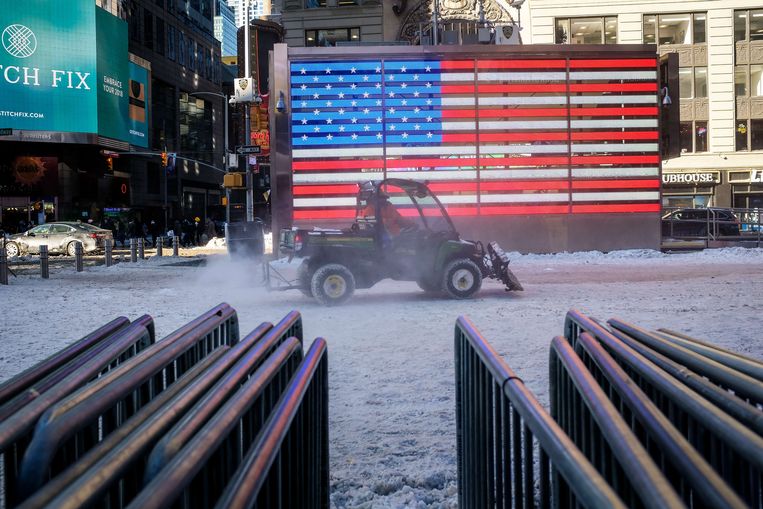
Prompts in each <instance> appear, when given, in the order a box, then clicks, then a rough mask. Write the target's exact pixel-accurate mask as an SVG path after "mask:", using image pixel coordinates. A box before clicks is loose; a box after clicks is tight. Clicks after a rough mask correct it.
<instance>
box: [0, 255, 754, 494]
mask: <svg viewBox="0 0 763 509" xmlns="http://www.w3.org/2000/svg"><path fill="white" fill-rule="evenodd" d="M511 259H512V263H511V268H512V270H513V271H514V273H515V274H516V275H517V277H518V278H519V280H520V281H521V282H522V284H523V285H524V287H525V291H524V292H520V293H515V292H508V293H507V292H505V291H504V289H503V286H502V285H501V284H499V283H497V282H495V281H492V280H485V281H484V284H483V288H482V290H481V291H480V293H479V294H478V295H477V296H476V298H474V299H471V300H467V301H456V300H450V299H446V298H443V297H433V296H430V295H426V294H424V293H423V292H421V291H420V290H419V289H418V287H417V286H416V283H413V282H399V281H389V280H387V281H382V282H381V283H379V284H377V285H376V286H374V287H373V288H371V289H368V290H358V291H356V294H355V296H354V297H353V298H352V299H351V300H350V301H349V302H348V303H347V304H346V305H343V306H339V307H334V308H325V307H322V306H320V305H318V304H317V303H316V302H315V301H314V300H313V299H309V298H307V297H304V296H302V294H301V293H299V292H298V291H286V292H272V293H269V292H267V290H266V289H265V288H263V286H262V267H261V265H260V264H258V263H256V262H254V261H250V260H237V259H231V258H230V257H229V256H228V255H227V254H224V253H219V252H218V253H215V254H212V255H210V256H207V257H206V261H207V263H206V264H205V265H201V266H178V262H181V263H182V262H185V261H188V260H187V259H186V258H172V257H164V258H158V257H152V258H151V259H150V260H146V261H141V262H138V263H129V262H125V263H119V264H117V265H115V266H114V267H109V268H106V267H97V268H96V267H87V268H86V269H85V272H81V273H77V272H75V271H74V270H73V269H67V270H62V271H58V272H56V273H51V278H50V279H49V280H42V279H40V277H39V275H20V276H19V277H18V278H11V281H10V286H4V287H0V381H2V380H5V379H8V378H10V377H12V376H13V375H15V374H17V373H19V372H20V371H22V370H23V369H25V368H27V367H29V366H31V365H33V364H35V363H36V362H39V361H40V360H42V359H44V358H46V357H48V356H49V355H51V354H53V353H54V352H56V351H58V350H60V349H61V348H63V347H64V346H65V345H67V344H69V343H70V342H72V341H74V340H76V339H78V338H80V337H82V336H84V335H85V334H87V333H88V332H90V331H92V330H93V329H94V328H95V327H97V326H99V325H101V324H103V323H106V322H107V321H109V320H111V319H113V318H114V317H116V316H120V315H124V316H128V317H129V318H131V319H135V318H137V317H138V316H140V315H142V314H143V313H149V314H150V315H152V316H153V317H154V319H155V323H156V332H157V336H158V337H164V336H165V335H167V334H168V333H170V332H172V331H173V330H175V329H176V328H177V327H179V326H181V325H183V324H184V323H187V322H188V321H190V320H192V319H193V318H195V317H196V316H198V315H199V314H201V313H202V312H204V311H206V310H207V309H209V308H211V307H212V306H214V305H216V304H218V303H220V302H228V303H230V304H231V305H232V306H233V307H234V308H235V309H236V310H237V312H238V318H239V323H240V329H241V334H242V335H244V334H246V333H248V332H249V331H251V330H252V329H254V328H255V327H256V326H258V325H259V324H260V323H261V322H263V321H269V322H276V321H277V320H279V319H280V318H282V317H283V316H284V315H285V314H286V313H288V312H289V311H290V310H292V309H297V310H299V311H300V313H301V314H302V316H303V324H304V331H305V348H307V347H309V345H310V343H311V341H312V339H313V338H315V337H318V336H321V337H324V338H326V340H327V341H328V345H329V350H328V355H329V391H330V395H329V405H330V409H329V411H330V414H329V417H330V447H331V450H330V461H331V490H332V492H331V502H332V506H333V507H336V508H345V507H364V508H387V507H393V508H397V507H432V508H435V507H436V508H442V507H456V505H457V493H456V482H457V481H456V433H455V431H456V430H455V394H454V375H453V369H454V367H453V328H454V323H455V321H456V318H457V317H458V316H459V315H466V316H468V317H469V318H470V319H471V320H472V321H473V323H474V324H475V325H476V326H477V328H478V329H480V331H481V332H482V333H483V334H484V336H485V337H486V338H488V340H489V341H490V342H491V344H492V345H493V346H494V348H495V349H496V351H497V352H499V353H500V354H501V355H502V356H503V357H504V359H505V360H506V362H507V363H508V364H509V366H510V367H511V368H512V369H513V370H514V371H516V373H517V375H518V376H520V377H521V378H522V379H523V380H524V381H525V383H526V384H527V386H528V388H529V389H530V390H531V391H533V392H534V393H535V394H536V395H537V396H538V398H539V400H540V402H541V404H543V405H545V406H548V348H549V343H550V341H551V339H552V337H554V336H556V335H559V334H561V333H562V327H563V322H564V315H565V313H566V312H567V311H568V310H569V309H571V308H576V309H579V310H580V311H582V312H584V313H587V314H590V315H591V316H593V317H596V318H600V319H608V318H613V317H617V318H620V319H623V320H625V321H629V322H633V323H636V324H639V325H641V326H643V327H647V328H650V329H656V328H658V327H668V328H670V329H673V330H677V331H682V332H685V333H688V334H690V335H693V336H695V337H697V338H699V339H705V340H711V341H713V342H715V343H717V344H719V345H720V346H722V347H724V348H729V349H731V350H735V351H738V352H740V353H742V354H744V355H748V356H751V357H754V358H757V359H762V358H763V342H761V341H760V339H759V331H760V330H761V317H763V263H761V262H763V250H759V249H758V250H755V249H742V250H739V249H734V248H731V249H719V250H712V251H705V252H698V253H685V254H670V255H666V254H662V253H659V252H657V251H644V250H632V251H619V252H612V253H599V252H588V253H563V254H558V255H518V254H516V253H514V254H512V255H511ZM40 310H44V314H43V313H41V312H40Z"/></svg>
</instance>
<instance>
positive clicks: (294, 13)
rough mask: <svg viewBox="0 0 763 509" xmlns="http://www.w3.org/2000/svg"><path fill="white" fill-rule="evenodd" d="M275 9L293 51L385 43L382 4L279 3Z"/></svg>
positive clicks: (336, 0) (372, 0) (343, 0)
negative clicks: (315, 47) (302, 47)
mask: <svg viewBox="0 0 763 509" xmlns="http://www.w3.org/2000/svg"><path fill="white" fill-rule="evenodd" d="M273 9H274V11H277V12H280V14H281V15H280V19H279V21H280V23H281V24H282V25H283V27H284V29H285V30H286V38H285V41H284V42H286V44H288V45H289V46H292V47H297V46H307V47H310V46H337V45H342V44H378V43H381V42H383V41H384V29H383V19H384V16H383V8H382V2H381V1H380V0H277V1H276V2H274V5H273Z"/></svg>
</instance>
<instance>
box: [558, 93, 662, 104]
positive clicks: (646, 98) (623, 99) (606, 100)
mask: <svg viewBox="0 0 763 509" xmlns="http://www.w3.org/2000/svg"><path fill="white" fill-rule="evenodd" d="M570 103H571V104H654V105H656V104H657V96H654V95H585V96H574V97H570Z"/></svg>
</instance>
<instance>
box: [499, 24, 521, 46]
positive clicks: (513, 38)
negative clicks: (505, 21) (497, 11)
mask: <svg viewBox="0 0 763 509" xmlns="http://www.w3.org/2000/svg"><path fill="white" fill-rule="evenodd" d="M520 30H521V28H519V25H516V24H511V25H502V26H496V27H495V43H496V44H520V41H519V31H520Z"/></svg>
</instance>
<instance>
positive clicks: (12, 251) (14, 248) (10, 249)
mask: <svg viewBox="0 0 763 509" xmlns="http://www.w3.org/2000/svg"><path fill="white" fill-rule="evenodd" d="M5 254H6V255H7V256H8V258H13V257H14V256H18V255H19V246H18V244H16V243H15V242H8V243H6V244H5Z"/></svg>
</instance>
